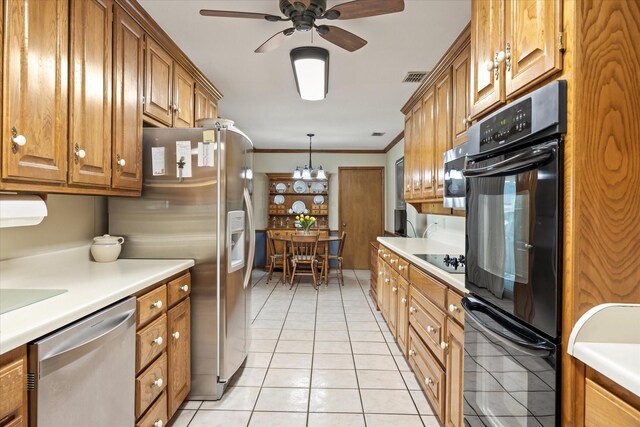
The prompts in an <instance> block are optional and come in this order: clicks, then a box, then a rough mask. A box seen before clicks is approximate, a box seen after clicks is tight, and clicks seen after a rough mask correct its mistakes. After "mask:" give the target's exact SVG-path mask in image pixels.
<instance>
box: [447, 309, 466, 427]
mask: <svg viewBox="0 0 640 427" xmlns="http://www.w3.org/2000/svg"><path fill="white" fill-rule="evenodd" d="M446 366H447V376H446V377H447V381H446V388H445V389H446V402H445V411H444V413H445V417H444V424H445V426H451V427H457V426H461V425H463V424H464V414H463V412H462V391H463V387H462V386H463V381H462V380H463V379H462V375H463V372H464V329H463V328H462V327H461V326H460V325H458V324H457V323H456V322H455V321H453V320H452V319H447V356H446Z"/></svg>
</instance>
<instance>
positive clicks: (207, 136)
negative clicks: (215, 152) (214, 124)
mask: <svg viewBox="0 0 640 427" xmlns="http://www.w3.org/2000/svg"><path fill="white" fill-rule="evenodd" d="M202 140H203V141H204V142H215V141H216V131H215V130H212V129H209V130H205V131H203V132H202Z"/></svg>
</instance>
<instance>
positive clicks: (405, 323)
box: [396, 276, 409, 357]
mask: <svg viewBox="0 0 640 427" xmlns="http://www.w3.org/2000/svg"><path fill="white" fill-rule="evenodd" d="M397 301H398V302H397V304H398V320H397V322H396V340H397V341H398V345H399V346H400V350H402V354H404V355H405V357H406V356H407V341H408V339H409V282H407V280H406V279H405V278H404V277H402V276H400V277H398V297H397Z"/></svg>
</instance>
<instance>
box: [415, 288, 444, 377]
mask: <svg viewBox="0 0 640 427" xmlns="http://www.w3.org/2000/svg"><path fill="white" fill-rule="evenodd" d="M409 301H410V304H409V323H410V324H411V326H413V328H414V329H415V331H416V333H417V334H418V335H419V336H420V338H422V339H423V340H424V342H425V344H426V345H427V347H429V348H430V349H431V351H432V352H433V354H435V355H436V357H437V358H438V360H439V361H440V363H442V364H443V365H444V350H443V349H442V348H441V347H440V343H441V342H443V341H445V330H444V324H445V319H446V315H445V314H444V312H442V311H440V310H439V309H438V308H437V307H436V306H435V305H433V304H432V303H431V302H430V301H429V300H428V299H426V298H425V297H424V296H422V295H421V294H420V293H418V292H410V296H409Z"/></svg>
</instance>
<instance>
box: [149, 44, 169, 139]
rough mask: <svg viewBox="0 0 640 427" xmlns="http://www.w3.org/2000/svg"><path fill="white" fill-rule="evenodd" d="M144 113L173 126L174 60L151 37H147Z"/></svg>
mask: <svg viewBox="0 0 640 427" xmlns="http://www.w3.org/2000/svg"><path fill="white" fill-rule="evenodd" d="M146 44H147V47H146V55H145V74H144V113H145V114H146V115H148V116H149V117H151V118H153V119H156V120H158V121H159V122H160V123H162V124H165V125H167V126H171V125H172V124H173V123H172V119H173V110H174V105H173V103H172V99H171V97H172V96H173V59H172V58H171V56H169V54H168V53H167V52H166V51H165V50H164V49H163V48H162V46H160V45H159V44H158V43H156V42H155V41H154V40H153V39H152V38H151V37H146Z"/></svg>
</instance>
